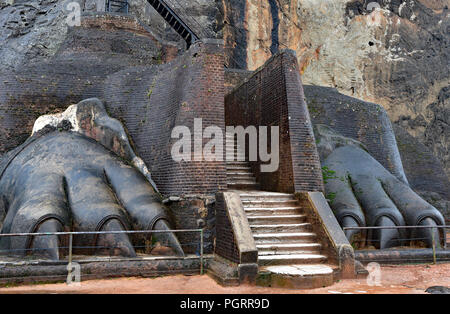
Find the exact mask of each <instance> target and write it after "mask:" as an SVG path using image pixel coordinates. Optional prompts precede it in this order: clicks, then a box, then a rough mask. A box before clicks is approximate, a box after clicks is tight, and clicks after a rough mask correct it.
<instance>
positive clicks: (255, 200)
mask: <svg viewBox="0 0 450 314" xmlns="http://www.w3.org/2000/svg"><path fill="white" fill-rule="evenodd" d="M227 144H234V143H233V139H232V138H231V137H230V136H229V135H227ZM234 147H235V148H234V153H235V157H236V156H239V154H240V153H241V152H240V150H239V147H237V145H234ZM240 156H241V157H242V155H240ZM227 180H228V189H229V190H235V192H236V193H237V194H239V196H240V198H241V202H242V204H243V207H244V210H245V213H246V214H247V219H248V222H249V225H250V228H251V231H252V234H253V238H254V240H255V243H256V248H257V249H258V263H259V265H260V274H265V275H264V276H263V277H264V278H265V279H264V280H262V282H261V281H260V284H261V283H262V284H263V285H270V286H274V285H276V286H283V287H292V288H312V287H316V286H324V285H330V284H332V282H333V269H332V268H331V267H329V266H328V265H326V262H327V256H326V255H323V254H322V253H321V249H322V246H321V244H320V241H319V240H318V239H317V235H316V234H315V233H314V232H313V230H312V229H313V228H312V226H311V224H310V223H308V222H307V217H306V215H305V214H304V213H303V211H302V208H301V206H300V203H299V202H298V201H297V200H296V199H295V197H294V195H292V194H285V193H275V192H264V191H260V190H259V184H258V183H257V182H256V179H255V177H254V175H253V173H252V171H251V168H250V166H249V164H248V163H247V162H245V161H231V162H230V161H227ZM267 278H271V279H270V280H268V282H269V283H267ZM287 278H288V280H286V279H287ZM274 281H275V282H277V283H278V284H276V283H275V282H274Z"/></svg>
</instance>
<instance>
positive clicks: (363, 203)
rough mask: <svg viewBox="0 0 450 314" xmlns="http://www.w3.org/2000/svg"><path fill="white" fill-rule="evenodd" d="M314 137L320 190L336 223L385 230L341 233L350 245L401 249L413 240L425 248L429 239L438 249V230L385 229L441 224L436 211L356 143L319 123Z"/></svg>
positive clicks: (439, 215) (429, 243) (439, 214)
mask: <svg viewBox="0 0 450 314" xmlns="http://www.w3.org/2000/svg"><path fill="white" fill-rule="evenodd" d="M315 133H316V137H317V138H318V140H317V141H318V149H319V152H320V155H321V159H322V166H323V170H324V181H325V192H326V195H327V198H328V200H329V202H330V206H331V208H332V210H333V212H334V214H335V216H336V218H337V219H338V221H339V223H340V225H341V226H342V227H343V228H345V227H365V226H380V227H386V228H383V229H373V230H369V231H368V232H367V233H366V234H365V235H362V232H361V230H358V229H347V230H346V231H345V234H346V236H347V238H348V239H349V240H350V241H352V240H354V239H355V238H363V239H364V238H365V240H366V241H368V243H369V244H372V245H373V246H375V247H377V248H381V249H382V248H389V247H395V246H401V245H405V244H408V242H410V240H414V239H416V240H421V241H422V242H424V243H425V244H426V245H427V246H431V245H432V240H433V239H435V243H436V244H438V245H439V239H440V237H439V236H440V231H439V230H438V228H413V229H395V228H389V227H395V226H436V225H443V224H444V218H443V216H442V214H441V213H440V212H439V211H438V210H437V209H436V208H434V207H433V206H431V205H430V204H428V203H427V202H426V201H424V200H423V199H422V198H421V197H419V196H418V195H417V194H416V193H415V192H414V191H413V190H412V189H411V188H410V187H409V186H408V185H407V184H405V183H403V182H402V181H400V180H399V179H398V178H396V177H395V176H394V175H392V174H391V173H390V172H389V171H388V170H386V169H385V168H384V167H383V166H382V165H381V164H380V163H379V162H378V161H377V160H375V159H374V158H373V157H372V156H371V155H370V154H369V153H368V152H367V150H366V149H365V147H364V146H363V145H362V144H361V143H360V142H358V141H356V140H354V139H350V138H347V137H343V136H341V135H340V134H338V133H336V132H335V131H334V130H332V129H331V128H329V127H327V126H325V125H317V126H316V132H315ZM433 233H434V234H433ZM442 238H443V237H441V239H442Z"/></svg>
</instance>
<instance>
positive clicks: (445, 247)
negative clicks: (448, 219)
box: [444, 228, 447, 250]
mask: <svg viewBox="0 0 450 314" xmlns="http://www.w3.org/2000/svg"><path fill="white" fill-rule="evenodd" d="M444 250H447V228H444Z"/></svg>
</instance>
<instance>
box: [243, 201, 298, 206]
mask: <svg viewBox="0 0 450 314" xmlns="http://www.w3.org/2000/svg"><path fill="white" fill-rule="evenodd" d="M242 205H244V207H248V208H250V207H259V208H261V207H262V208H264V207H267V208H274V207H295V206H298V205H299V202H298V201H297V200H277V199H270V200H245V199H244V200H242Z"/></svg>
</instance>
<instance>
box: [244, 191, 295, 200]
mask: <svg viewBox="0 0 450 314" xmlns="http://www.w3.org/2000/svg"><path fill="white" fill-rule="evenodd" d="M239 195H240V197H241V200H243V201H270V200H276V201H291V200H295V198H294V195H292V194H283V193H270V192H267V193H264V192H261V193H253V194H252V193H245V192H244V193H240V194H239Z"/></svg>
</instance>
